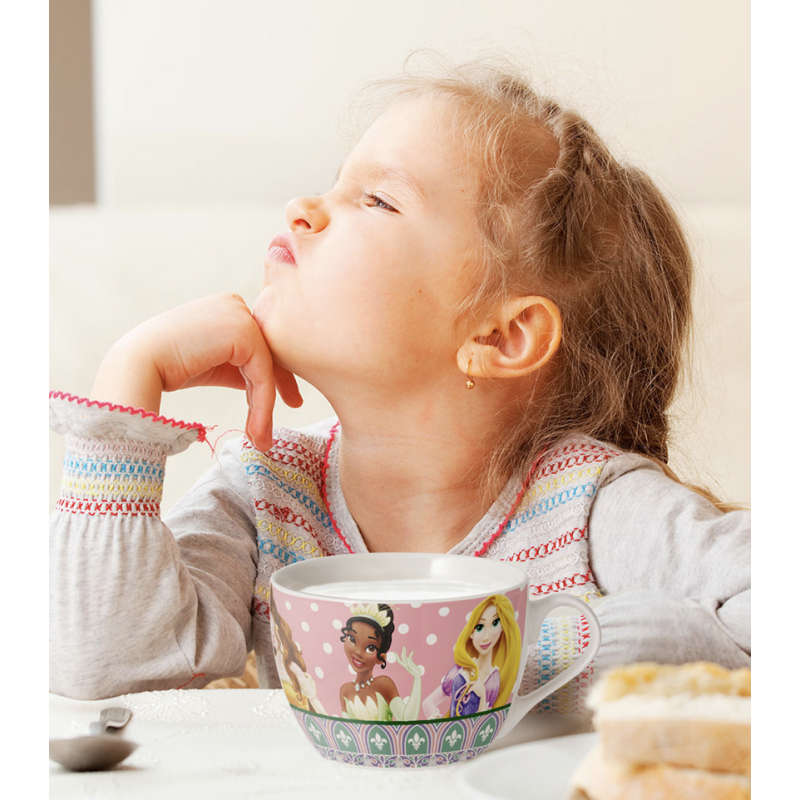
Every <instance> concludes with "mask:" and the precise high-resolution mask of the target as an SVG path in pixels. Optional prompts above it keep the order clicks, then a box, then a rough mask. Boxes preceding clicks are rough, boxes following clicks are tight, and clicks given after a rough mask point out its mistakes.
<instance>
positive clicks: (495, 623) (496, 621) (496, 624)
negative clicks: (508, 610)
mask: <svg viewBox="0 0 800 800" xmlns="http://www.w3.org/2000/svg"><path fill="white" fill-rule="evenodd" d="M499 624H500V617H498V618H497V619H496V620H495V621H494V622H493V623H492V627H493V628H496V627H497V626H498V625H499Z"/></svg>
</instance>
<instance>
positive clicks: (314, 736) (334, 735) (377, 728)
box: [292, 706, 508, 768]
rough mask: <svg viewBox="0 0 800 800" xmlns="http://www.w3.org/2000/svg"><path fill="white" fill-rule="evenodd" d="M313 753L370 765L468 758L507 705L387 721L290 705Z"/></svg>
mask: <svg viewBox="0 0 800 800" xmlns="http://www.w3.org/2000/svg"><path fill="white" fill-rule="evenodd" d="M292 710H293V712H294V714H295V716H297V717H298V719H299V720H300V721H301V723H302V726H301V727H302V728H303V730H305V731H306V734H307V736H308V738H309V740H310V741H311V743H312V744H313V745H314V747H315V748H316V750H317V752H318V753H320V754H321V755H322V756H324V757H325V758H327V759H329V760H331V761H338V762H340V763H344V764H355V765H363V766H372V767H392V768H395V767H426V766H433V765H439V764H454V763H457V762H459V761H469V760H471V759H473V758H475V756H477V755H479V754H480V753H482V752H483V751H484V750H485V749H486V748H487V747H488V746H489V745H490V744H491V743H492V741H493V740H494V738H495V736H496V735H497V732H498V731H499V729H500V727H501V725H502V724H503V720H504V719H505V718H506V714H507V713H508V706H505V707H503V708H501V709H491V710H490V711H485V712H482V713H480V714H474V715H471V716H468V717H459V718H458V720H457V721H455V722H454V720H452V719H436V720H433V719H431V720H427V721H425V722H420V721H418V720H417V721H414V722H411V723H408V724H405V723H397V722H393V723H390V724H382V723H376V722H374V721H371V722H364V721H359V720H349V719H348V720H343V719H340V718H338V717H325V716H322V715H319V714H314V713H313V712H308V711H303V710H302V709H299V708H293V709H292Z"/></svg>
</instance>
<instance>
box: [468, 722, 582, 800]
mask: <svg viewBox="0 0 800 800" xmlns="http://www.w3.org/2000/svg"><path fill="white" fill-rule="evenodd" d="M596 742H597V734H596V733H582V734H578V735H577V736H559V737H556V738H555V739H547V740H543V741H538V742H529V743H527V744H518V745H514V746H513V747H505V748H502V749H500V750H495V752H493V753H491V752H490V753H484V755H482V756H480V757H479V758H476V759H475V760H474V761H473V762H472V763H470V764H467V765H465V766H464V768H463V769H461V770H458V771H457V772H456V773H455V775H454V777H455V779H456V781H457V782H458V783H459V785H460V786H461V788H462V789H463V791H464V796H465V797H469V798H475V800H478V798H480V800H566V797H567V787H568V786H569V779H570V778H571V777H572V773H573V772H574V771H575V769H576V767H577V766H578V764H579V763H580V761H581V759H582V758H583V757H584V756H585V755H586V753H588V752H589V750H590V749H591V748H592V746H593V745H594V744H595V743H596Z"/></svg>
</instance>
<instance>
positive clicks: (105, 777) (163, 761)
mask: <svg viewBox="0 0 800 800" xmlns="http://www.w3.org/2000/svg"><path fill="white" fill-rule="evenodd" d="M111 705H125V706H127V707H128V708H130V709H131V710H132V711H133V718H132V719H131V721H130V723H128V726H127V727H126V728H125V731H124V733H123V734H122V735H124V736H125V737H126V738H128V739H130V740H131V741H134V742H137V743H138V744H139V745H140V747H139V749H138V750H137V751H136V752H135V753H133V755H131V756H130V757H129V758H128V759H127V761H125V762H124V763H123V764H121V765H120V766H118V767H117V768H116V769H113V770H110V771H108V772H94V773H88V772H84V773H70V772H67V771H66V770H64V769H63V768H62V767H60V766H58V765H56V764H53V763H52V762H50V797H51V798H103V799H105V798H117V797H119V798H125V797H135V798H139V799H140V800H141V798H147V800H158V798H169V800H184V798H186V799H187V800H205V798H208V799H209V800H234V799H236V798H265V797H269V798H291V799H292V800H303V799H304V798H309V799H310V798H313V799H314V800H320V798H325V799H326V800H327V799H328V798H330V799H331V800H339V798H341V800H345V799H346V800H352V798H353V797H376V798H380V800H393V799H394V798H397V800H401V798H402V800H408V798H416V800H425V798H428V797H435V798H436V799H437V800H450V798H453V800H455V799H456V798H458V800H464V797H463V792H462V791H460V790H459V786H458V782H457V780H455V779H454V775H455V774H456V773H457V771H458V770H461V769H464V766H463V765H460V764H454V765H451V766H444V767H434V768H425V769H372V768H367V767H353V766H347V765H344V764H337V763H333V762H330V761H327V760H325V759H324V758H321V757H320V756H319V755H318V754H317V752H316V751H315V750H314V748H313V747H312V746H311V744H310V743H309V742H308V740H307V739H306V737H305V735H304V734H303V732H302V731H301V730H300V728H299V726H298V725H297V723H296V722H295V720H294V717H293V716H292V712H291V710H290V708H289V704H288V703H287V701H286V697H285V695H284V694H283V692H281V691H274V690H270V689H219V690H203V689H196V690H185V689H184V690H170V691H164V692H142V693H139V694H127V695H122V696H121V697H118V698H111V699H106V700H95V701H80V700H70V699H67V698H65V697H60V696H58V695H50V738H58V737H66V736H81V735H85V734H86V733H88V728H89V723H90V722H92V721H94V720H96V719H97V718H98V717H99V714H100V710H101V709H102V708H105V707H106V706H111ZM587 724H588V723H587V721H586V720H585V719H583V718H576V717H565V716H558V717H556V716H549V715H548V716H545V715H529V716H528V718H527V719H526V720H523V722H521V723H520V724H519V725H518V726H517V728H515V729H514V730H513V731H512V732H511V733H509V734H508V736H507V737H505V738H503V739H501V740H499V741H497V742H495V743H494V744H493V745H492V747H491V748H489V751H491V750H492V749H498V748H500V747H507V746H509V745H513V744H519V743H521V742H525V741H531V740H534V739H542V738H548V737H552V736H561V735H567V734H572V733H579V732H582V731H586V730H587ZM489 751H487V752H489ZM481 757H486V756H479V757H478V759H480V758H481Z"/></svg>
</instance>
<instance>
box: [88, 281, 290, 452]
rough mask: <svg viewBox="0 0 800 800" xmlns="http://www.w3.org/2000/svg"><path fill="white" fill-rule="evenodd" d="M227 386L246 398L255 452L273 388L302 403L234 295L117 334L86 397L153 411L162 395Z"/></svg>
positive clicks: (268, 429)
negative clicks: (117, 336) (242, 391)
mask: <svg viewBox="0 0 800 800" xmlns="http://www.w3.org/2000/svg"><path fill="white" fill-rule="evenodd" d="M191 386H229V387H232V388H235V389H244V390H245V391H246V393H247V405H248V414H247V423H246V426H245V429H246V431H247V435H248V436H249V438H250V440H251V441H252V442H253V444H254V445H255V446H256V447H258V448H259V449H261V450H269V448H270V447H271V446H272V411H273V408H274V406H275V391H276V389H277V391H278V392H280V394H281V397H282V398H283V400H284V401H285V402H286V404H287V405H289V406H292V407H295V408H296V407H297V406H299V405H301V404H302V402H303V400H302V398H301V397H300V392H299V390H298V388H297V381H296V380H295V377H294V375H292V373H290V372H289V371H288V370H286V369H283V368H282V367H279V366H277V365H275V364H274V362H273V360H272V355H271V353H270V351H269V347H268V346H267V342H266V340H265V339H264V336H263V334H262V333H261V329H260V328H259V327H258V324H257V323H256V321H255V320H254V319H253V316H252V314H251V312H250V309H249V308H248V307H247V304H246V303H245V302H244V300H243V299H242V298H241V297H239V295H236V294H225V295H217V296H214V297H206V298H203V299H201V300H195V301H193V302H191V303H187V304H186V305H183V306H180V307H178V308H175V309H173V310H171V311H167V312H165V313H164V314H160V315H159V316H157V317H154V318H153V319H151V320H148V321H147V322H145V323H143V324H142V325H139V326H138V327H136V328H134V329H133V330H132V331H130V333H127V334H126V335H125V336H123V337H122V339H120V340H119V341H118V342H117V343H116V344H115V345H114V346H113V347H112V348H111V350H110V351H109V353H108V355H107V356H106V357H105V359H104V360H103V363H102V364H101V366H100V370H99V371H98V373H97V377H96V378H95V383H94V386H93V388H92V398H93V399H96V400H103V401H109V402H114V403H118V404H120V405H125V406H133V407H134V408H143V409H145V410H146V411H154V412H156V413H157V412H158V411H159V409H160V406H161V393H162V392H173V391H176V390H178V389H184V388H188V387H191Z"/></svg>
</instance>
